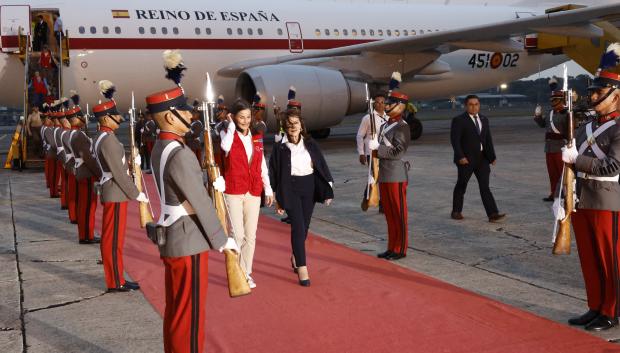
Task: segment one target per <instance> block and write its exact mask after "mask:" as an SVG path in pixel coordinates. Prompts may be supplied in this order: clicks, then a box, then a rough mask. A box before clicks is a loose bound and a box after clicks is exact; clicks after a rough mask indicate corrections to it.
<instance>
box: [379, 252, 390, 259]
mask: <svg viewBox="0 0 620 353" xmlns="http://www.w3.org/2000/svg"><path fill="white" fill-rule="evenodd" d="M392 254H394V253H393V252H391V251H390V250H387V251H384V252H382V253H378V254H377V257H378V258H380V259H385V258H388V257H389V256H391V255H392Z"/></svg>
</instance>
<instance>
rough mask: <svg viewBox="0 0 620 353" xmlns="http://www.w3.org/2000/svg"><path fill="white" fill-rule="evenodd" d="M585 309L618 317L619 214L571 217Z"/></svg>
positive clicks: (592, 212)
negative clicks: (582, 284)
mask: <svg viewBox="0 0 620 353" xmlns="http://www.w3.org/2000/svg"><path fill="white" fill-rule="evenodd" d="M571 220H572V223H573V230H574V231H575V240H576V242H577V250H578V251H579V261H580V262H581V272H582V273H583V279H584V282H585V284H586V294H587V297H588V308H589V309H591V310H596V311H598V312H600V313H601V314H603V315H605V316H608V317H611V318H615V317H619V316H620V307H619V305H620V276H619V273H620V266H619V264H618V253H619V252H620V247H619V246H618V233H619V231H620V226H619V225H618V212H614V211H605V210H584V209H579V210H577V212H575V213H573V214H572V215H571Z"/></svg>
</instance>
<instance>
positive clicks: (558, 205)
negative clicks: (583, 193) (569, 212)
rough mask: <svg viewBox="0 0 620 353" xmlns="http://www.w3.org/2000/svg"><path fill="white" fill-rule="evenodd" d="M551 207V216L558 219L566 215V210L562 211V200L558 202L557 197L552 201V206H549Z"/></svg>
mask: <svg viewBox="0 0 620 353" xmlns="http://www.w3.org/2000/svg"><path fill="white" fill-rule="evenodd" d="M551 209H553V216H554V217H555V219H557V220H558V221H559V220H562V219H564V217H566V211H564V205H563V204H562V202H560V199H559V198H556V199H555V200H554V201H553V206H551Z"/></svg>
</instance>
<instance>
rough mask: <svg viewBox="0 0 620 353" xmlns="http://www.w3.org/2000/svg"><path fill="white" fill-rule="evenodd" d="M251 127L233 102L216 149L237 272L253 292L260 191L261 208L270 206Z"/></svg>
mask: <svg viewBox="0 0 620 353" xmlns="http://www.w3.org/2000/svg"><path fill="white" fill-rule="evenodd" d="M251 124H252V112H251V110H250V105H249V104H248V102H246V101H244V100H237V101H236V102H235V103H233V105H232V106H231V108H230V114H229V115H228V123H227V124H223V125H227V126H224V127H225V128H224V129H222V131H221V133H220V136H221V138H222V141H221V144H220V146H221V148H222V152H224V153H225V157H224V159H225V163H224V165H225V169H224V180H225V181H226V191H225V193H224V197H225V199H226V202H227V203H228V209H229V212H230V219H231V225H232V231H233V234H234V237H235V240H236V241H237V244H238V245H239V248H241V256H240V260H241V268H242V269H243V270H244V271H245V273H246V278H247V280H248V284H249V285H250V288H255V287H256V282H255V281H254V278H252V276H251V275H252V262H253V259H254V248H255V246H256V228H257V226H258V216H259V212H260V203H261V193H262V192H263V189H264V191H265V204H266V205H267V206H268V207H269V206H271V204H272V203H273V191H272V189H271V186H270V185H269V171H268V169H267V163H266V162H265V156H264V155H263V144H262V141H260V142H259V141H258V140H256V139H253V138H252V132H251V131H250V126H251Z"/></svg>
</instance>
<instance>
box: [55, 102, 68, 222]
mask: <svg viewBox="0 0 620 353" xmlns="http://www.w3.org/2000/svg"><path fill="white" fill-rule="evenodd" d="M65 102H68V100H67V98H66V97H63V98H62V100H61V101H60V103H59V108H58V109H59V112H58V113H57V116H58V122H59V124H60V128H58V129H57V130H56V132H55V135H54V138H55V141H56V151H57V152H58V153H57V155H56V157H57V159H58V161H57V163H58V170H59V171H60V208H61V209H63V210H68V209H69V204H68V200H67V196H68V195H69V189H68V185H67V177H68V175H67V169H65V163H66V160H67V151H66V150H65V147H64V144H63V136H64V135H65V134H66V133H67V131H69V130H71V124H69V120H67V118H66V117H65V109H64V105H65Z"/></svg>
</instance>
